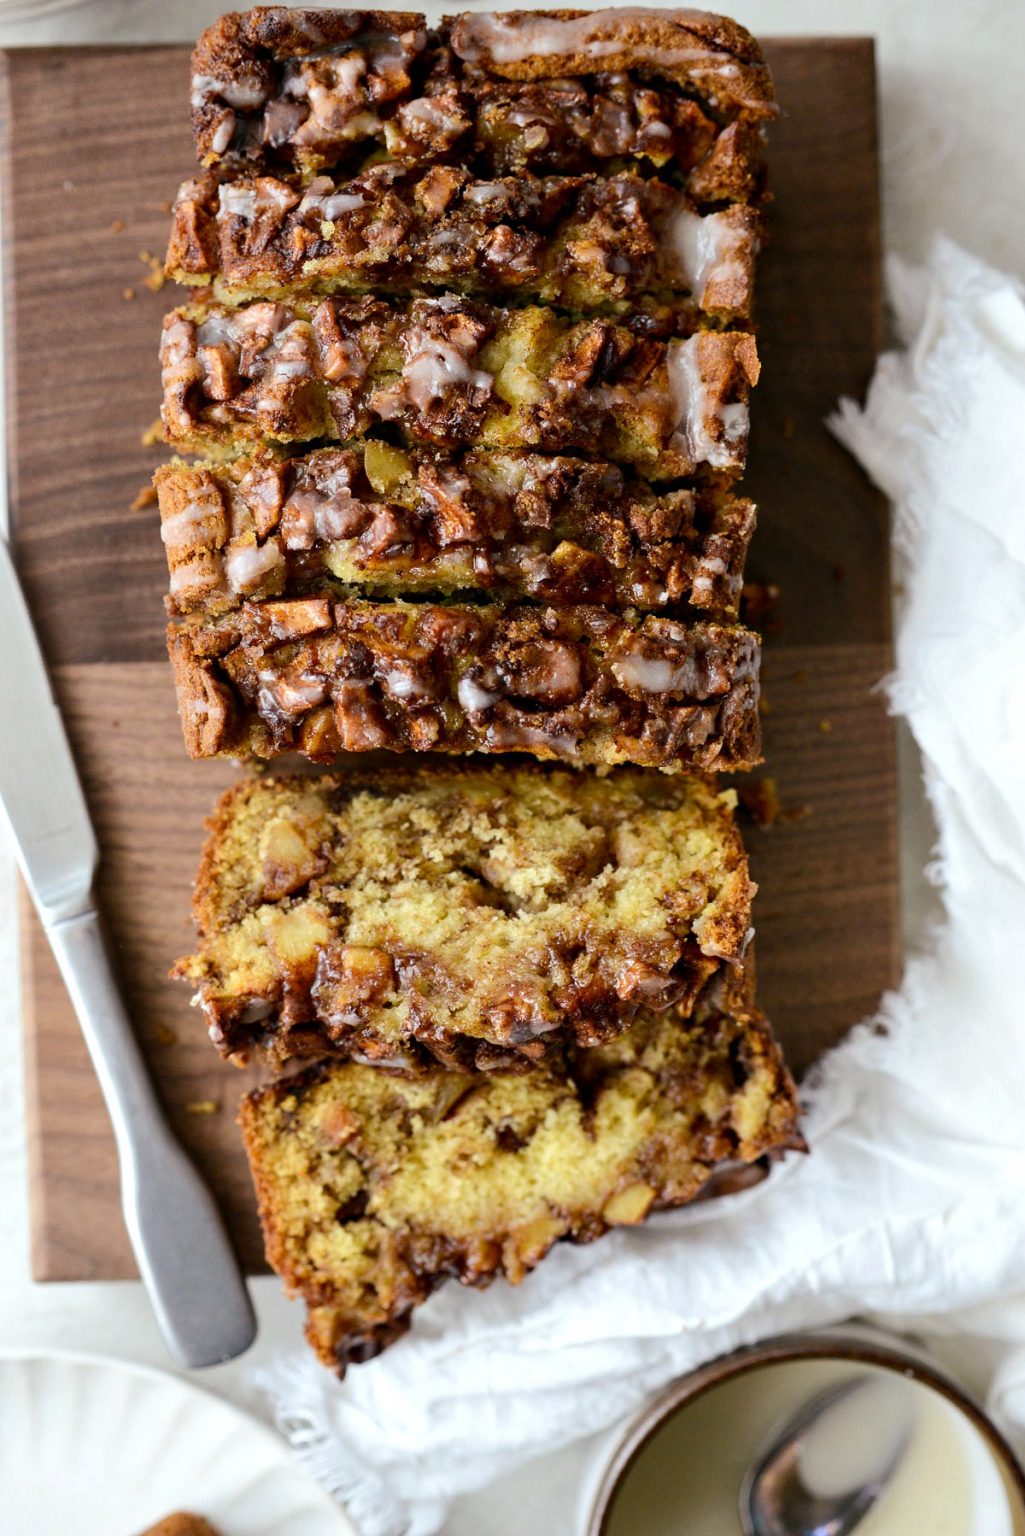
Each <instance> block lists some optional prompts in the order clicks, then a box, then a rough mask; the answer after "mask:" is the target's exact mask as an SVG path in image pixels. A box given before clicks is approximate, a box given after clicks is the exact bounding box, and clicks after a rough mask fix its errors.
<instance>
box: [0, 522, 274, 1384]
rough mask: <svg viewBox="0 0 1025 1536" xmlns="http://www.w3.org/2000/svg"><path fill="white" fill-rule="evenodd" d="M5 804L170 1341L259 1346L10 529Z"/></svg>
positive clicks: (2, 763)
mask: <svg viewBox="0 0 1025 1536" xmlns="http://www.w3.org/2000/svg"><path fill="white" fill-rule="evenodd" d="M0 720H2V721H3V722H4V724H5V727H6V729H5V730H4V732H3V740H2V743H0V805H2V807H3V811H4V813H5V817H6V820H7V822H8V824H9V826H10V829H11V833H12V836H13V839H14V847H15V852H16V854H17V859H18V864H19V866H20V868H21V872H22V874H23V876H24V878H25V882H26V884H27V885H28V888H29V890H30V892H31V893H32V899H33V901H34V902H35V904H36V909H37V911H38V913H39V916H40V919H41V921H42V924H43V927H44V928H45V930H46V933H47V937H48V938H49V940H50V943H51V945H52V946H53V952H54V954H55V955H56V957H57V964H58V965H59V966H60V970H61V975H62V976H63V977H64V982H65V985H66V986H67V989H68V992H69V993H70V995H71V1001H72V1002H73V1004H74V1006H75V1012H76V1013H77V1015H78V1020H79V1023H80V1024H81V1026H82V1033H83V1034H84V1036H85V1041H86V1045H87V1046H88V1047H89V1054H90V1056H91V1057H92V1061H93V1066H94V1067H95V1069H96V1075H97V1077H98V1078H99V1080H100V1087H101V1089H102V1090H103V1097H104V1099H105V1100H106V1104H107V1110H108V1112H109V1114H110V1118H111V1121H112V1123H113V1126H114V1136H115V1139H116V1141H117V1150H118V1156H119V1159H120V1163H121V1203H122V1207H123V1209H124V1214H125V1221H126V1223H127V1225H128V1233H129V1236H130V1238H131V1242H132V1248H133V1250H134V1252H135V1257H136V1261H137V1262H138V1265H139V1272H140V1274H141V1275H142V1278H143V1281H144V1283H145V1286H146V1290H147V1292H148V1293H149V1297H150V1301H151V1302H152V1304H153V1310H154V1312H155V1313H156V1316H157V1322H158V1323H159V1325H160V1330H161V1332H162V1334H163V1336H164V1340H165V1342H166V1344H167V1346H168V1349H169V1350H170V1351H171V1354H172V1355H173V1356H174V1357H175V1359H176V1360H177V1361H178V1362H179V1363H180V1364H181V1365H185V1366H201V1365H216V1364H217V1363H218V1362H219V1361H222V1360H230V1359H232V1358H233V1357H234V1356H235V1355H240V1354H241V1353H242V1351H243V1350H245V1349H248V1347H249V1345H250V1344H251V1343H252V1342H253V1339H254V1337H255V1335H256V1319H255V1316H254V1314H253V1308H252V1303H251V1302H250V1299H249V1294H248V1292H247V1290H246V1285H245V1281H244V1280H243V1278H242V1275H241V1272H240V1270H239V1266H238V1261H237V1260H236V1258H235V1255H234V1253H233V1251H232V1248H231V1244H230V1243H229V1241H228V1236H227V1233H226V1232H225V1230H224V1223H223V1222H222V1220H221V1216H220V1212H219V1211H218V1209H217V1206H216V1204H215V1203H214V1199H213V1196H212V1195H211V1193H210V1191H209V1190H208V1189H207V1187H206V1185H205V1184H204V1183H203V1181H202V1179H201V1178H200V1176H199V1174H198V1172H197V1171H196V1169H195V1167H194V1166H193V1164H192V1163H191V1162H190V1160H189V1158H188V1157H187V1156H186V1155H185V1152H184V1151H183V1150H182V1148H181V1147H180V1146H179V1144H178V1142H177V1141H176V1140H175V1138H174V1137H173V1136H172V1134H171V1131H170V1129H169V1127H168V1125H167V1122H166V1120H165V1119H164V1116H163V1113H162V1111H161V1108H160V1104H159V1102H158V1100H157V1096H156V1093H155V1092H154V1089H153V1085H152V1083H151V1082H150V1079H149V1075H148V1073H147V1071H146V1067H145V1064H144V1062H143V1058H142V1053H141V1051H140V1049H139V1044H138V1041H137V1039H136V1035H135V1031H134V1030H133V1028H132V1024H131V1021H130V1019H129V1017H128V1014H127V1012H126V1011H125V1007H124V1004H123V1002H122V1000H121V995H120V993H119V991H118V985H117V981H116V979H115V977H114V972H113V970H112V968H111V964H110V959H109V956H108V953H107V947H106V944H105V942H104V938H103V933H102V930H101V927H100V920H99V915H98V913H97V911H96V906H95V903H94V899H93V882H94V880H95V876H96V870H97V866H98V864H99V848H98V846H97V843H96V837H95V834H94V832H93V828H92V823H91V821H90V819H89V811H88V808H87V806H86V803H85V796H84V795H83V793H82V786H81V784H80V783H79V779H78V774H77V772H76V771H75V764H74V759H73V758H72V756H71V748H70V747H69V745H68V738H67V736H66V734H65V731H64V723H63V721H62V720H61V717H60V712H59V710H58V708H57V705H56V703H55V701H54V697H53V692H52V689H51V687H50V679H49V677H48V675H47V671H46V667H45V664H44V662H43V657H42V653H41V652H40V649H39V643H38V641H37V639H36V634H35V630H34V629H33V627H32V620H31V618H30V616H29V611H28V608H27V607H26V604H25V599H24V597H23V595H22V591H21V586H20V584H19V582H18V577H17V573H16V572H15V569H14V563H13V561H12V559H11V553H10V550H9V548H8V547H7V545H6V543H5V542H4V541H3V540H2V539H0Z"/></svg>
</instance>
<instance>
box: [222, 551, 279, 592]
mask: <svg viewBox="0 0 1025 1536" xmlns="http://www.w3.org/2000/svg"><path fill="white" fill-rule="evenodd" d="M284 563H285V557H284V555H283V554H282V553H281V550H280V549H279V548H278V546H277V545H276V544H274V543H273V542H268V543H266V544H236V545H234V546H233V547H232V548H231V549H229V550H228V553H227V556H226V558H225V562H224V566H225V572H226V574H227V577H228V583H229V585H230V586H231V589H232V591H233V592H251V591H253V590H254V589H255V588H256V587H258V586H259V585H260V584H261V582H262V581H263V580H264V578H265V577H266V576H269V575H270V573H271V571H273V570H276V569H277V568H278V567H279V566H281V565H284Z"/></svg>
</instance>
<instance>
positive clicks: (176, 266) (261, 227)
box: [166, 161, 760, 329]
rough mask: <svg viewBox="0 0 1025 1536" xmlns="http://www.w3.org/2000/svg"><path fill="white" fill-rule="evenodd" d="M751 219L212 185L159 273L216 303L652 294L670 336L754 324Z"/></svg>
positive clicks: (389, 173)
mask: <svg viewBox="0 0 1025 1536" xmlns="http://www.w3.org/2000/svg"><path fill="white" fill-rule="evenodd" d="M759 228H760V217H759V214H758V212H757V211H756V210H755V209H753V208H750V207H745V206H743V205H740V204H737V205H734V206H732V207H728V208H723V209H719V210H717V211H715V212H710V213H704V214H703V213H701V212H699V211H698V210H697V208H696V207H695V205H694V204H693V203H692V202H691V200H690V199H689V198H688V197H687V196H686V195H685V194H684V193H682V192H680V191H679V190H678V189H677V188H675V187H673V186H670V185H669V184H668V183H666V182H662V181H656V180H645V179H644V178H643V177H641V176H636V175H629V174H624V173H620V174H617V175H614V176H609V177H602V178H598V177H594V176H546V177H537V176H532V175H530V174H529V173H525V174H523V173H521V174H520V175H518V176H506V177H504V178H501V179H497V180H496V179H488V180H482V179H481V178H479V177H475V176H474V175H472V173H471V172H469V171H466V170H462V169H460V168H458V167H455V166H448V165H432V166H430V167H429V168H426V169H425V167H424V166H422V165H416V166H409V165H407V164H404V163H402V162H398V163H395V162H391V161H386V162H383V163H379V164H374V165H371V166H369V167H367V168H366V169H365V170H363V171H361V172H360V173H359V174H358V175H357V176H355V177H342V178H339V177H330V176H318V177H316V178H315V179H314V181H312V182H311V183H310V184H309V185H308V186H306V185H304V184H303V183H302V181H300V180H299V179H298V178H297V177H294V176H293V177H291V178H287V179H285V178H282V177H275V176H266V175H256V174H254V173H239V174H238V175H236V176H233V177H231V178H230V179H227V178H225V177H223V176H217V175H214V174H213V173H207V174H206V175H205V176H203V177H200V178H199V179H198V180H196V181H189V182H186V183H185V184H184V185H183V186H182V188H181V189H180V191H179V193H178V197H177V200H176V202H175V206H174V214H173V220H172V228H171V240H170V245H169V247H168V253H167V262H166V271H167V275H168V276H169V277H171V278H173V279H174V280H175V281H176V282H180V283H186V284H194V285H199V286H205V287H210V288H211V289H212V292H213V296H214V297H215V298H216V299H217V300H219V301H221V302H225V303H231V304H236V303H241V302H245V301H247V300H250V299H258V298H270V299H285V298H292V297H295V296H296V295H300V294H304V293H305V294H340V293H357V294H358V293H362V292H365V291H366V290H367V289H370V288H373V289H375V290H376V291H378V292H381V291H384V292H388V293H395V294H398V295H402V294H409V293H410V292H414V293H415V292H417V291H421V292H422V291H424V290H427V291H428V292H429V291H430V290H432V289H446V290H448V291H450V292H453V293H462V294H470V295H480V296H483V297H489V296H490V297H494V296H496V295H497V296H499V297H500V298H508V299H509V300H511V301H517V302H520V301H524V300H526V301H529V302H533V303H538V302H540V303H544V304H554V305H557V306H559V307H561V308H563V309H568V310H573V311H576V312H580V313H585V314H586V313H592V312H596V313H608V314H611V315H613V316H614V315H615V314H616V312H617V309H619V310H622V308H623V307H624V305H626V304H628V303H629V302H631V301H634V300H637V299H639V298H642V297H643V296H645V295H653V296H655V297H659V298H662V299H669V298H677V299H680V300H681V302H680V303H679V304H678V306H677V308H678V311H679V314H680V316H681V323H682V324H683V325H684V326H686V327H688V328H691V329H694V328H696V327H697V325H698V324H699V323H702V322H705V323H708V322H711V323H714V324H716V325H730V324H736V323H739V322H743V321H745V320H749V319H750V317H751V308H752V293H753V286H754V264H755V255H756V253H757V249H758V240H759Z"/></svg>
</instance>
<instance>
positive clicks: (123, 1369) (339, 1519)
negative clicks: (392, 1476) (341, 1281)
mask: <svg viewBox="0 0 1025 1536" xmlns="http://www.w3.org/2000/svg"><path fill="white" fill-rule="evenodd" d="M8 1364H10V1365H23V1366H27V1367H30V1368H31V1366H32V1365H33V1364H56V1365H61V1364H65V1365H69V1366H73V1367H78V1368H84V1369H86V1370H91V1371H94V1372H99V1373H113V1374H115V1375H121V1376H131V1377H134V1378H136V1379H137V1380H141V1381H144V1382H149V1383H152V1384H154V1385H155V1386H157V1387H158V1388H160V1389H163V1390H167V1391H174V1392H176V1393H177V1394H178V1395H179V1396H180V1397H182V1398H183V1399H188V1398H196V1397H199V1398H201V1399H203V1400H204V1401H205V1403H207V1404H208V1405H210V1406H211V1407H212V1408H213V1409H214V1410H221V1411H223V1412H224V1413H225V1414H226V1415H227V1416H228V1418H229V1419H231V1420H233V1421H234V1422H235V1423H236V1425H237V1426H238V1428H239V1430H240V1431H241V1432H243V1433H245V1434H246V1435H247V1436H248V1437H250V1438H251V1439H252V1440H253V1441H254V1442H255V1443H256V1444H257V1445H258V1446H260V1447H262V1448H263V1450H264V1451H265V1452H270V1453H272V1454H273V1455H274V1457H275V1458H276V1459H277V1461H278V1463H279V1465H280V1468H281V1470H282V1471H283V1472H284V1473H285V1474H286V1475H287V1476H288V1477H289V1478H291V1479H293V1480H294V1481H295V1482H296V1484H297V1485H299V1486H301V1487H302V1488H303V1489H304V1490H305V1491H306V1492H308V1494H309V1497H310V1498H311V1500H313V1501H314V1502H315V1503H317V1504H319V1506H320V1508H321V1509H322V1510H323V1512H324V1514H325V1515H328V1514H329V1515H331V1516H333V1518H334V1520H335V1522H336V1525H337V1533H338V1536H358V1533H357V1532H356V1529H355V1527H354V1526H353V1524H352V1522H351V1520H350V1519H349V1517H348V1515H347V1514H346V1512H345V1510H344V1509H343V1508H342V1506H341V1505H340V1504H339V1503H338V1502H337V1501H336V1500H335V1499H334V1498H332V1496H331V1495H330V1494H329V1493H328V1492H327V1490H326V1489H324V1488H323V1487H321V1485H320V1484H319V1483H318V1482H317V1481H316V1479H314V1478H313V1477H311V1476H310V1474H309V1473H308V1472H306V1471H305V1470H304V1469H303V1468H302V1467H301V1466H300V1465H299V1463H298V1462H297V1461H296V1460H295V1459H294V1458H293V1457H292V1455H291V1452H290V1451H289V1447H288V1442H287V1441H286V1440H285V1439H284V1437H283V1436H281V1435H279V1434H278V1433H277V1431H276V1430H274V1429H272V1428H271V1427H270V1425H268V1424H265V1423H263V1422H262V1420H260V1419H258V1418H257V1417H256V1416H255V1415H254V1414H252V1413H249V1412H247V1410H246V1409H244V1408H240V1407H239V1406H238V1405H237V1404H236V1403H234V1402H233V1401H232V1400H231V1399H230V1398H228V1397H225V1396H223V1395H222V1394H221V1393H218V1392H215V1391H212V1390H211V1389H210V1388H209V1387H204V1386H199V1385H197V1384H196V1383H195V1382H193V1381H191V1380H190V1379H189V1378H188V1377H187V1376H179V1375H177V1374H176V1373H175V1372H173V1371H168V1370H163V1369H161V1367H160V1366H156V1365H149V1364H146V1363H144V1362H142V1361H138V1360H131V1359H126V1358H125V1357H123V1356H121V1355H105V1354H100V1353H98V1352H96V1351H92V1350H81V1349H65V1348H63V1347H61V1346H60V1345H50V1344H32V1345H29V1346H20V1345H16V1344H15V1345H11V1344H6V1345H0V1375H2V1371H3V1367H4V1366H5V1365H8ZM187 1504H188V1501H187V1499H186V1500H185V1501H184V1502H183V1503H182V1504H180V1505H179V1508H184V1507H187ZM167 1513H170V1510H168V1511H167Z"/></svg>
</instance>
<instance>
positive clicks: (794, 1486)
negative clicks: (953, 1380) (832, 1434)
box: [740, 1374, 915, 1536]
mask: <svg viewBox="0 0 1025 1536" xmlns="http://www.w3.org/2000/svg"><path fill="white" fill-rule="evenodd" d="M881 1388H884V1389H885V1390H886V1391H887V1392H889V1394H890V1401H889V1402H885V1403H884V1404H883V1405H882V1413H880V1411H879V1408H880V1405H879V1404H878V1403H876V1404H875V1405H873V1404H872V1403H871V1402H870V1398H871V1397H872V1396H873V1395H875V1396H878V1393H879V1391H880V1389H881ZM894 1393H896V1394H897V1397H896V1398H894V1396H893V1394H894ZM856 1395H857V1396H858V1397H859V1398H863V1399H864V1401H862V1402H860V1403H859V1404H858V1410H859V1414H860V1413H861V1412H863V1413H864V1414H866V1415H873V1413H874V1417H873V1418H872V1420H871V1422H872V1426H873V1433H874V1435H876V1436H877V1437H878V1439H879V1440H881V1441H882V1442H883V1443H882V1444H881V1445H879V1446H878V1447H871V1448H869V1450H868V1452H867V1453H866V1452H865V1450H864V1448H863V1447H862V1448H860V1449H861V1456H860V1458H859V1456H858V1455H857V1452H855V1454H854V1455H853V1457H852V1461H853V1462H855V1463H856V1461H857V1460H858V1459H861V1461H862V1466H861V1467H860V1469H857V1471H856V1472H855V1473H854V1475H853V1477H852V1478H851V1480H850V1481H849V1482H848V1483H847V1484H846V1486H845V1485H844V1484H843V1483H841V1485H840V1486H839V1487H837V1486H835V1484H836V1479H835V1478H830V1479H829V1486H828V1487H815V1486H814V1484H815V1482H816V1481H819V1482H821V1478H819V1479H816V1478H813V1477H808V1469H807V1467H805V1466H803V1465H802V1460H803V1458H804V1456H805V1453H806V1452H807V1450H808V1447H809V1441H811V1440H813V1439H814V1436H815V1432H816V1431H818V1432H819V1439H820V1440H821V1431H822V1429H823V1428H824V1427H828V1416H830V1415H832V1416H834V1419H835V1418H837V1417H838V1416H839V1415H840V1414H842V1413H843V1405H844V1404H845V1403H850V1402H851V1400H852V1399H853V1398H854V1397H855V1396H856ZM914 1415H915V1405H914V1398H913V1389H912V1387H911V1386H910V1385H909V1384H908V1383H907V1382H904V1381H901V1380H900V1379H899V1378H898V1377H896V1376H892V1377H891V1376H890V1375H889V1374H887V1376H886V1377H885V1378H882V1377H880V1376H879V1375H865V1376H858V1377H855V1379H854V1380H853V1381H845V1382H841V1383H840V1384H839V1385H838V1386H835V1387H829V1388H828V1389H827V1390H826V1391H825V1392H820V1393H819V1394H818V1395H817V1396H816V1397H813V1398H812V1400H811V1402H809V1403H806V1404H805V1406H804V1407H803V1408H802V1409H801V1410H800V1411H799V1412H798V1413H796V1414H795V1415H794V1416H793V1417H792V1418H791V1419H789V1420H788V1421H787V1422H786V1423H785V1424H784V1425H783V1427H782V1428H781V1429H780V1430H779V1431H778V1432H777V1433H776V1434H774V1435H773V1437H772V1440H771V1441H770V1443H769V1444H768V1446H767V1447H766V1449H765V1450H764V1451H763V1452H762V1454H761V1455H760V1456H759V1457H758V1459H757V1461H755V1462H754V1464H753V1465H752V1466H751V1468H750V1469H749V1471H748V1473H747V1476H746V1477H745V1478H744V1482H743V1486H742V1487H741V1490H740V1523H741V1527H742V1529H743V1531H744V1536H848V1533H849V1532H852V1531H854V1530H856V1529H857V1527H858V1526H859V1525H860V1524H861V1522H862V1520H863V1519H864V1518H865V1516H866V1515H867V1514H868V1512H869V1510H870V1509H871V1508H872V1507H873V1505H874V1504H875V1503H876V1502H877V1500H878V1499H879V1497H880V1495H881V1494H882V1493H883V1491H884V1490H885V1489H886V1487H887V1486H888V1484H889V1482H890V1479H891V1478H892V1476H893V1474H894V1472H895V1471H896V1469H897V1467H898V1466H899V1465H900V1462H901V1460H902V1458H903V1456H904V1452H905V1451H906V1450H907V1446H908V1441H909V1439H910V1437H911V1430H912V1427H913V1424H914ZM844 1417H845V1418H847V1419H848V1420H850V1422H851V1424H852V1425H853V1424H854V1423H855V1422H856V1419H855V1418H854V1416H853V1415H852V1412H851V1408H850V1407H849V1408H848V1409H847V1411H846V1413H845V1414H844ZM888 1421H889V1422H888ZM862 1422H864V1420H862ZM834 1427H838V1426H837V1425H836V1424H834ZM839 1429H840V1433H842V1432H843V1426H842V1425H840V1426H839ZM806 1478H807V1480H808V1481H809V1482H812V1484H813V1486H812V1487H810V1488H809V1487H808V1486H807V1482H806Z"/></svg>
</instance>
